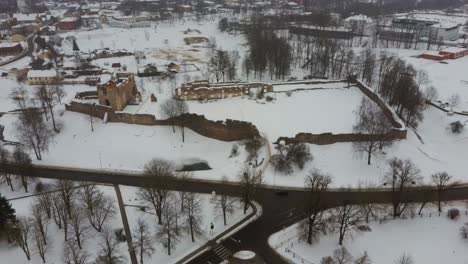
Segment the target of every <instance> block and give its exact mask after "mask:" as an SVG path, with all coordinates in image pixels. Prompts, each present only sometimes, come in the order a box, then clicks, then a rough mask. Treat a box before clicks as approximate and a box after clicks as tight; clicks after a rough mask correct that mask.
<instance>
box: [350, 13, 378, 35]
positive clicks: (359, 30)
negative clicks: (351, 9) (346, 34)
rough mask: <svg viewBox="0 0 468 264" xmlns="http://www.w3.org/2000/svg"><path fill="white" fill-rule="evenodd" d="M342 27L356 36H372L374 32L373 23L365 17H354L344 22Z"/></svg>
mask: <svg viewBox="0 0 468 264" xmlns="http://www.w3.org/2000/svg"><path fill="white" fill-rule="evenodd" d="M344 26H345V27H346V28H347V29H350V30H351V31H353V32H354V33H356V34H362V35H368V36H369V35H373V34H374V32H375V22H374V21H373V20H372V18H370V17H368V16H365V15H354V16H350V17H348V18H346V19H345V20H344Z"/></svg>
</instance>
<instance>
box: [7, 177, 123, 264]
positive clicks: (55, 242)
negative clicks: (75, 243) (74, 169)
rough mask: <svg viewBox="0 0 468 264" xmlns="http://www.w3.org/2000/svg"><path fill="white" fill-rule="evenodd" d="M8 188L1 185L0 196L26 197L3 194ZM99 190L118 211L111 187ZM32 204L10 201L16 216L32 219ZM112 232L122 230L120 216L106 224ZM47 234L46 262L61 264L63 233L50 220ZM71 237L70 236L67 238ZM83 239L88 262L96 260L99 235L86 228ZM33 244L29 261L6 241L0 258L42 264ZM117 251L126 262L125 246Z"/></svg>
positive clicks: (32, 201)
mask: <svg viewBox="0 0 468 264" xmlns="http://www.w3.org/2000/svg"><path fill="white" fill-rule="evenodd" d="M7 188H8V187H7V186H6V185H5V184H3V185H2V186H1V190H2V191H1V193H2V195H6V197H7V199H8V198H11V197H18V196H22V195H26V193H22V195H21V192H14V193H11V192H8V191H7V192H6V194H5V193H4V191H3V190H5V189H7ZM99 189H100V190H101V191H103V192H104V193H105V194H106V195H108V196H109V197H112V198H113V199H114V201H115V203H114V206H115V208H117V209H118V205H117V198H116V195H115V192H114V188H113V187H109V186H99ZM33 203H34V198H22V199H18V200H13V201H11V205H12V207H13V208H14V209H15V210H16V216H17V217H19V216H24V217H32V211H31V206H32V204H33ZM106 225H108V226H109V227H110V228H111V229H112V230H114V229H117V228H123V225H122V220H121V217H120V214H116V215H115V216H114V217H112V218H110V219H109V221H108V222H107V224H106ZM47 229H48V231H47V233H48V237H49V243H48V246H49V249H48V251H47V254H46V261H47V263H57V264H58V263H63V252H64V245H65V243H64V233H63V230H60V229H58V228H57V226H56V225H55V223H54V222H53V220H51V221H50V222H49V223H48V225H47ZM69 237H71V235H70V236H69ZM84 237H86V239H85V240H84V242H83V250H84V252H86V253H87V254H88V255H89V260H94V259H96V256H97V254H98V253H99V250H100V248H101V244H100V239H99V233H98V232H97V231H95V230H94V229H93V228H92V227H90V228H88V229H87V230H86V232H85V235H84ZM33 244H34V242H33V240H31V241H29V247H30V250H31V253H32V256H31V261H28V260H27V259H26V256H25V254H24V253H23V251H22V250H21V249H20V248H19V247H13V246H11V245H8V243H7V242H6V241H1V242H0V256H1V258H2V259H8V262H9V263H15V264H26V263H28V264H29V263H32V264H39V263H42V260H41V258H40V256H39V255H37V254H36V253H34V246H33ZM119 251H120V253H121V254H122V255H124V256H125V257H126V259H127V260H128V256H127V254H126V244H125V243H119Z"/></svg>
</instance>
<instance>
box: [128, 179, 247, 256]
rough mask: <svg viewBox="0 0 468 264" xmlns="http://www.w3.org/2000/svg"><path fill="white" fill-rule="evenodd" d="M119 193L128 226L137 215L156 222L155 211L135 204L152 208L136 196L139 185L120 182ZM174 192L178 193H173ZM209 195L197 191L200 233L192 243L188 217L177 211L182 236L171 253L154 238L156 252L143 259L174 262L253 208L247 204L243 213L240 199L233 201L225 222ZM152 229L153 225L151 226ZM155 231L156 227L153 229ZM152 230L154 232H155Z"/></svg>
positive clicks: (133, 223)
mask: <svg viewBox="0 0 468 264" xmlns="http://www.w3.org/2000/svg"><path fill="white" fill-rule="evenodd" d="M121 190H122V196H123V200H124V203H125V204H126V205H130V206H126V207H125V210H126V212H127V217H128V222H129V225H130V226H131V227H135V226H136V224H137V221H138V219H142V220H144V221H145V222H146V223H147V224H149V225H150V226H154V225H155V223H157V218H156V216H155V215H154V214H152V213H151V212H152V211H151V210H149V211H147V213H145V212H143V211H141V210H140V209H139V208H137V207H134V206H132V205H136V206H142V205H145V206H148V208H151V205H149V204H144V203H142V201H141V200H139V199H138V196H137V192H138V188H135V187H129V186H122V187H121ZM173 195H174V196H176V195H177V193H174V194H173ZM211 198H212V196H211V195H208V194H203V195H200V201H201V207H202V211H201V214H200V215H201V216H202V217H201V224H200V227H201V234H200V235H196V236H195V242H194V243H193V242H192V240H191V238H190V233H189V230H188V226H187V221H186V220H185V216H183V215H182V214H181V213H180V222H179V224H180V226H181V230H182V231H181V232H182V234H183V235H182V236H181V238H180V241H179V243H177V245H176V248H175V250H174V251H173V252H172V253H171V256H168V255H167V248H164V247H163V246H162V245H161V243H159V242H158V241H156V240H155V241H154V246H155V249H156V254H154V255H153V256H152V257H151V258H147V259H145V262H146V263H173V262H175V261H176V260H178V259H181V258H183V257H184V256H186V255H187V254H189V253H191V252H192V251H194V250H196V249H197V248H199V247H201V246H203V245H204V244H205V243H206V242H208V241H209V240H211V239H213V238H214V237H216V236H217V235H218V234H220V233H222V232H223V231H225V230H227V229H228V228H230V227H231V226H233V225H234V224H236V223H237V222H239V221H241V220H242V219H243V218H244V217H246V216H247V215H249V214H250V213H251V212H252V209H251V208H249V209H248V212H247V214H246V215H244V213H243V207H242V206H241V204H240V203H239V202H237V201H236V202H234V206H235V211H234V212H233V213H232V214H228V216H227V225H224V223H223V217H222V211H221V209H216V203H214V202H213V201H212V199H211ZM176 207H177V208H178V209H180V204H179V203H177V205H176ZM211 223H213V226H214V228H213V231H212V232H211V233H210V225H211ZM153 230H154V229H153ZM154 231H155V230H154ZM154 231H153V232H154Z"/></svg>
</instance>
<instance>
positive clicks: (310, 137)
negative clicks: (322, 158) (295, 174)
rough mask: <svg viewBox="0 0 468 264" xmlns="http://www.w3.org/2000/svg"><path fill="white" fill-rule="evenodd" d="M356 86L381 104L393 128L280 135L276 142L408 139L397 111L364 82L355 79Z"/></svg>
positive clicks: (381, 108)
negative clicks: (382, 130) (289, 135)
mask: <svg viewBox="0 0 468 264" xmlns="http://www.w3.org/2000/svg"><path fill="white" fill-rule="evenodd" d="M353 82H354V83H355V85H356V87H357V88H358V89H359V90H361V92H362V93H363V94H364V95H365V96H367V97H368V98H369V99H371V100H372V101H373V102H374V103H376V104H377V106H379V108H380V110H381V111H382V112H383V113H384V115H385V117H386V118H387V119H388V121H389V122H390V123H391V124H392V126H393V129H392V130H390V131H389V132H388V133H386V134H373V135H372V134H354V133H349V134H333V133H323V134H312V133H298V134H296V136H294V137H292V138H290V137H280V138H278V139H277V140H276V142H275V143H279V142H281V141H284V142H285V143H286V144H294V143H310V144H317V145H327V144H334V143H339V142H366V141H393V140H400V139H406V133H407V130H406V127H405V126H404V124H403V122H402V121H401V120H400V119H399V118H398V116H397V115H396V114H395V112H394V111H393V110H392V109H391V108H390V107H389V106H388V105H387V104H386V103H385V102H384V101H383V100H382V99H381V98H380V97H379V96H378V95H377V94H375V93H374V92H373V91H372V90H371V89H370V88H369V87H367V86H366V85H365V84H363V83H362V82H361V81H359V80H353Z"/></svg>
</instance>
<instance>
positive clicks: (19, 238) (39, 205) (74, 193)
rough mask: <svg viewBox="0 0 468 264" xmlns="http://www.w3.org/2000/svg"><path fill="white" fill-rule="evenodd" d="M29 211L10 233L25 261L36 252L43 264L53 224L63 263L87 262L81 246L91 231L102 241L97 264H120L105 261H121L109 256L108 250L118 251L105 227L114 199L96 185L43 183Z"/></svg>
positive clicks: (86, 255)
mask: <svg viewBox="0 0 468 264" xmlns="http://www.w3.org/2000/svg"><path fill="white" fill-rule="evenodd" d="M31 212H32V217H19V218H18V222H17V224H16V225H15V227H14V228H13V229H12V230H11V232H10V234H9V235H10V237H11V239H12V240H13V241H14V243H15V244H16V245H17V246H18V247H20V248H21V249H22V251H23V252H24V254H25V255H26V258H27V259H28V260H30V259H31V254H32V253H36V254H38V255H39V256H40V257H41V259H42V260H43V262H44V263H46V255H47V252H48V250H49V249H50V248H51V243H52V242H53V241H52V240H51V239H50V234H49V232H48V230H49V224H50V223H53V224H55V225H56V226H57V228H58V229H59V230H62V231H63V235H64V237H63V239H64V243H65V247H64V251H65V252H64V261H65V262H66V263H70V264H71V263H73V264H85V263H89V262H87V260H88V254H87V253H86V251H85V250H84V243H85V242H86V241H87V240H88V239H89V238H90V237H91V235H92V234H93V233H92V230H93V229H94V230H95V232H98V233H99V234H100V236H101V238H102V240H103V242H104V243H102V244H101V245H102V250H101V252H100V253H99V255H98V260H97V261H96V263H121V262H112V261H111V262H109V261H108V259H109V258H114V257H115V258H118V259H121V258H122V257H117V256H118V254H117V253H116V252H115V254H113V255H115V256H109V254H112V253H109V251H115V248H117V245H116V244H117V242H116V241H114V238H113V237H112V236H113V234H112V231H111V230H109V228H108V227H107V223H108V221H109V220H110V219H111V218H113V217H114V215H115V214H116V209H115V205H114V200H113V199H112V197H110V196H108V195H105V194H104V192H103V191H102V190H100V189H99V188H98V187H97V186H96V185H94V184H88V183H84V184H82V185H77V184H76V183H75V182H72V181H68V180H57V181H56V182H55V183H54V184H47V185H45V184H44V185H43V187H42V192H40V193H39V194H38V195H37V196H36V198H35V201H34V203H33V204H32V206H31ZM111 248H114V249H111ZM99 259H101V260H99ZM106 259H107V260H106Z"/></svg>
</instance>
